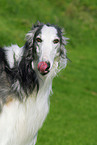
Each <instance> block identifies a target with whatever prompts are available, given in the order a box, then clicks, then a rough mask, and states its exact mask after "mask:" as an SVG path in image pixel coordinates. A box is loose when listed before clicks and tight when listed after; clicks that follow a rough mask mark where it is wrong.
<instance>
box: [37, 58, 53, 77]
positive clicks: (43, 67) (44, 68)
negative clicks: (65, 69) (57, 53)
mask: <svg viewBox="0 0 97 145" xmlns="http://www.w3.org/2000/svg"><path fill="white" fill-rule="evenodd" d="M37 68H38V71H39V72H40V74H42V75H46V74H47V73H49V71H50V70H49V69H50V63H49V62H46V61H41V62H39V63H38V66H37Z"/></svg>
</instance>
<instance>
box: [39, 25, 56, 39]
mask: <svg viewBox="0 0 97 145" xmlns="http://www.w3.org/2000/svg"><path fill="white" fill-rule="evenodd" d="M57 34H58V32H57V29H56V28H55V27H52V26H46V25H44V26H43V27H42V29H41V37H42V39H46V38H47V39H49V40H50V39H54V38H55V37H58V35H57Z"/></svg>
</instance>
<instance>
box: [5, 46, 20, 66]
mask: <svg viewBox="0 0 97 145" xmlns="http://www.w3.org/2000/svg"><path fill="white" fill-rule="evenodd" d="M4 50H5V52H6V58H7V61H8V64H9V66H10V68H12V67H13V66H14V63H15V61H16V62H17V61H18V62H19V61H20V60H21V56H22V55H23V47H21V48H20V47H19V46H18V45H11V46H10V47H4Z"/></svg>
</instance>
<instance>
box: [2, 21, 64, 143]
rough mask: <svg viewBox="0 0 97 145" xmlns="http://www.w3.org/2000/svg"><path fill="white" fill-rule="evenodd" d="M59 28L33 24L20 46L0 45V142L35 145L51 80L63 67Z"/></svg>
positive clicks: (42, 120)
mask: <svg viewBox="0 0 97 145" xmlns="http://www.w3.org/2000/svg"><path fill="white" fill-rule="evenodd" d="M66 40H67V38H65V37H64V36H63V32H62V29H60V28H59V27H58V26H55V25H51V24H43V23H39V22H38V23H37V24H35V25H34V26H33V27H32V29H31V31H30V32H28V33H27V35H26V43H25V45H24V46H23V47H21V48H20V47H18V46H17V45H12V46H11V47H4V48H0V145H35V143H36V140H37V133H38V130H39V129H40V128H41V126H42V124H43V122H44V120H45V118H46V116H47V114H48V111H49V95H50V93H51V92H52V79H53V78H54V77H55V76H56V74H57V73H58V72H59V71H60V70H61V69H63V68H65V67H66V64H67V57H66V49H65V45H66Z"/></svg>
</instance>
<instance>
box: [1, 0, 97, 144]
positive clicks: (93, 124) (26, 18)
mask: <svg viewBox="0 0 97 145" xmlns="http://www.w3.org/2000/svg"><path fill="white" fill-rule="evenodd" d="M37 20H39V21H40V22H43V23H48V22H49V23H52V24H57V25H59V26H60V27H62V28H64V29H65V36H66V37H69V38H70V40H69V43H68V45H67V46H66V49H67V56H68V57H69V58H70V59H71V61H72V62H68V65H67V68H66V69H65V70H63V71H61V72H60V73H59V75H58V77H56V78H55V79H54V81H53V92H54V94H53V95H52V96H51V97H50V101H51V105H50V113H49V115H48V117H47V119H46V121H45V123H44V125H43V127H42V129H41V130H40V131H39V135H38V142H37V145H97V0H92V1H91V0H72V1H71V0H56V1H55V0H0V46H4V45H7V46H8V45H11V44H15V43H17V44H18V45H19V46H20V47H21V46H22V45H24V43H25V40H24V39H25V34H26V33H27V32H28V31H29V30H30V28H31V26H32V23H35V22H36V21H37Z"/></svg>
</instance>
